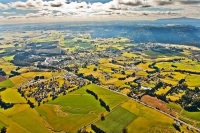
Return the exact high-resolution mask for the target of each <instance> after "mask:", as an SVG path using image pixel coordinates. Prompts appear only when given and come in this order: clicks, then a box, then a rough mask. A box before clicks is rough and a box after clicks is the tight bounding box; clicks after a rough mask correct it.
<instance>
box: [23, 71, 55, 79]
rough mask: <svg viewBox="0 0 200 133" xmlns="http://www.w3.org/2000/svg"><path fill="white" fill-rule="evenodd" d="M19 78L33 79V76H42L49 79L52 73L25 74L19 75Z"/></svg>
mask: <svg viewBox="0 0 200 133" xmlns="http://www.w3.org/2000/svg"><path fill="white" fill-rule="evenodd" d="M53 75H54V73H53ZM21 76H23V77H25V78H27V79H33V78H34V77H35V76H44V77H45V78H51V77H52V72H27V73H23V74H21Z"/></svg>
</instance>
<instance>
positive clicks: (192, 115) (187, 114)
mask: <svg viewBox="0 0 200 133" xmlns="http://www.w3.org/2000/svg"><path fill="white" fill-rule="evenodd" d="M181 115H182V116H185V117H188V118H190V119H193V120H197V121H200V111H198V112H188V111H186V110H184V111H183V112H182V114H181Z"/></svg>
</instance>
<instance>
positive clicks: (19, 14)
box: [0, 0, 200, 24]
mask: <svg viewBox="0 0 200 133" xmlns="http://www.w3.org/2000/svg"><path fill="white" fill-rule="evenodd" d="M178 17H189V18H200V0H0V24H9V23H34V22H61V21H107V20H156V19H163V18H178Z"/></svg>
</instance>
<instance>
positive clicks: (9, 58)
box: [3, 55, 14, 61]
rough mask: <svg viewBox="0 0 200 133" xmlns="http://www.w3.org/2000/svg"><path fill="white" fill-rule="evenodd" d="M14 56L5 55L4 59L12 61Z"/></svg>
mask: <svg viewBox="0 0 200 133" xmlns="http://www.w3.org/2000/svg"><path fill="white" fill-rule="evenodd" d="M13 58H14V55H11V56H4V57H3V59H4V60H6V61H11V60H13Z"/></svg>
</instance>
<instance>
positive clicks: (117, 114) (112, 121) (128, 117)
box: [95, 107, 137, 133]
mask: <svg viewBox="0 0 200 133" xmlns="http://www.w3.org/2000/svg"><path fill="white" fill-rule="evenodd" d="M136 117H137V116H136V115H135V114H133V113H131V112H129V111H128V110H126V109H124V108H122V107H119V108H117V109H116V110H114V111H113V112H112V113H110V114H109V115H107V116H106V118H105V120H104V121H101V120H99V121H98V122H96V123H95V125H96V126H97V127H99V128H101V129H103V130H104V131H105V132H107V133H120V132H121V131H122V129H123V128H125V127H126V126H127V125H128V124H130V123H131V122H132V121H133V120H134V119H136Z"/></svg>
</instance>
